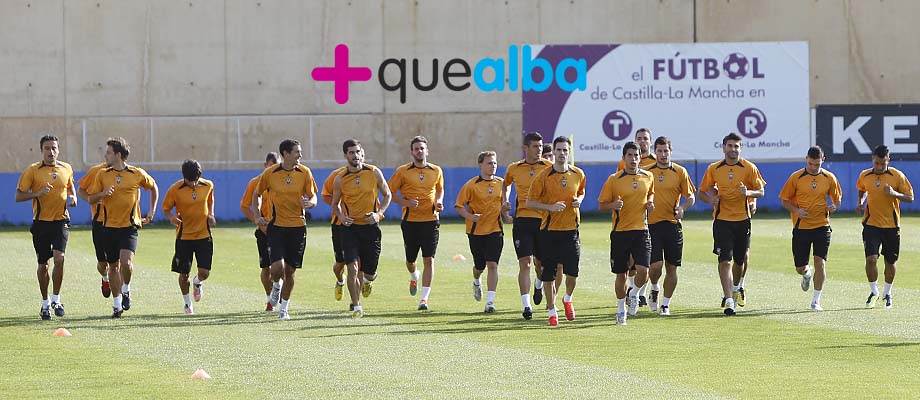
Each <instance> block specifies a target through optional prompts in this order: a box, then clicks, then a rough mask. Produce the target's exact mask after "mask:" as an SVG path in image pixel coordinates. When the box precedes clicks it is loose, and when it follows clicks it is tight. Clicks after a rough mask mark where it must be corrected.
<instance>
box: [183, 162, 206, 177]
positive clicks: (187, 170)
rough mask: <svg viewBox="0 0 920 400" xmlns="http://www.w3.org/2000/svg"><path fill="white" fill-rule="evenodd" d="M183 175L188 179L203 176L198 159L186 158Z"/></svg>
mask: <svg viewBox="0 0 920 400" xmlns="http://www.w3.org/2000/svg"><path fill="white" fill-rule="evenodd" d="M182 177H183V178H185V180H187V181H194V180H198V178H201V164H200V163H198V160H185V161H183V162H182Z"/></svg>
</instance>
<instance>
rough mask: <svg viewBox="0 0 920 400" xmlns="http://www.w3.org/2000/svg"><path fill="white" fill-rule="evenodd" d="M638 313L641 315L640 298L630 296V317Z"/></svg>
mask: <svg viewBox="0 0 920 400" xmlns="http://www.w3.org/2000/svg"><path fill="white" fill-rule="evenodd" d="M638 313H639V296H630V300H629V315H636V314H638Z"/></svg>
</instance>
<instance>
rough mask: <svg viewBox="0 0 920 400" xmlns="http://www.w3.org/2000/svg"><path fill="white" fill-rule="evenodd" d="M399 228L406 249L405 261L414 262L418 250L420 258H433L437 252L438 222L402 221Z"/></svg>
mask: <svg viewBox="0 0 920 400" xmlns="http://www.w3.org/2000/svg"><path fill="white" fill-rule="evenodd" d="M399 227H400V228H402V235H403V244H404V245H405V247H406V261H408V262H415V260H416V259H418V251H419V250H420V249H421V250H422V257H434V253H435V252H437V250H438V238H439V236H440V231H441V222H440V221H425V222H412V221H403V222H402V223H401V224H400V225H399Z"/></svg>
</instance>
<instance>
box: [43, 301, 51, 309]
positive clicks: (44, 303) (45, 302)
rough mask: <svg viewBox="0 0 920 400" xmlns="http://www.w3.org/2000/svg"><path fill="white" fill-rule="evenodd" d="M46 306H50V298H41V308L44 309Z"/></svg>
mask: <svg viewBox="0 0 920 400" xmlns="http://www.w3.org/2000/svg"><path fill="white" fill-rule="evenodd" d="M48 307H51V300H48V299H42V309H45V308H48Z"/></svg>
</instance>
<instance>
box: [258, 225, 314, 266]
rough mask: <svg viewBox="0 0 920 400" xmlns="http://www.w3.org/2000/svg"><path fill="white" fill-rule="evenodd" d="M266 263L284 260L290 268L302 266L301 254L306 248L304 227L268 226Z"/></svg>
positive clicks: (305, 228) (305, 230)
mask: <svg viewBox="0 0 920 400" xmlns="http://www.w3.org/2000/svg"><path fill="white" fill-rule="evenodd" d="M267 236H268V261H269V262H270V263H272V264H274V263H276V262H278V261H280V260H284V264H285V265H286V266H289V267H291V268H300V267H301V266H303V253H304V250H305V249H306V247H307V227H306V226H291V227H287V226H275V225H271V224H269V225H268V234H267Z"/></svg>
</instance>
